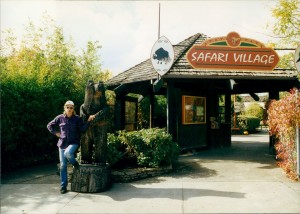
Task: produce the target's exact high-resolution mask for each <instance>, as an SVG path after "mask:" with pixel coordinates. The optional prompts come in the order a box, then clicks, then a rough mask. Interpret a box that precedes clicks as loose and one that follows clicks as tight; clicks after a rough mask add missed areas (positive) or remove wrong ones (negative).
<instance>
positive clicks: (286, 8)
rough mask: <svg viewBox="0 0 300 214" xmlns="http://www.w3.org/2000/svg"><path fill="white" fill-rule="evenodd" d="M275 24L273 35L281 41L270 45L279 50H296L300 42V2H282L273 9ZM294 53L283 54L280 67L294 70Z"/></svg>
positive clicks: (292, 0) (296, 0)
mask: <svg viewBox="0 0 300 214" xmlns="http://www.w3.org/2000/svg"><path fill="white" fill-rule="evenodd" d="M272 15H273V17H274V18H275V23H274V24H273V25H271V29H272V30H273V33H274V34H275V35H276V37H277V38H279V41H278V42H276V43H273V44H270V45H271V46H273V47H277V48H287V47H288V48H291V47H292V48H296V47H297V46H298V45H299V41H300V0H280V1H279V2H278V5H276V7H275V8H273V9H272ZM293 57H294V52H289V53H286V54H283V55H282V56H281V57H280V61H279V64H278V67H280V68H287V69H293V68H295V65H294V58H293Z"/></svg>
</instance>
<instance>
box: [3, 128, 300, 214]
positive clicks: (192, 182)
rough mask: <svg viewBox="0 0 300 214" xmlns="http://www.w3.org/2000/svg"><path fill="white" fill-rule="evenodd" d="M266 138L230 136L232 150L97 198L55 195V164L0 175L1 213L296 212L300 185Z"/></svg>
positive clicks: (195, 156) (204, 155) (190, 157)
mask: <svg viewBox="0 0 300 214" xmlns="http://www.w3.org/2000/svg"><path fill="white" fill-rule="evenodd" d="M268 139H269V137H268V135H267V134H252V135H234V136H233V137H232V147H230V148H216V149H209V150H203V151H197V152H196V151H194V152H193V153H192V152H191V153H187V154H184V155H181V156H180V158H179V163H178V166H177V169H176V170H175V171H173V172H171V173H167V174H164V175H162V176H158V177H152V178H147V179H143V180H139V181H135V182H131V183H114V184H113V185H112V187H111V188H110V189H109V190H108V191H105V192H101V193H93V194H91V193H77V192H71V191H70V186H69V187H68V189H69V191H68V192H67V193H66V194H60V191H59V190H60V186H59V176H58V175H57V174H56V165H55V164H54V165H45V166H39V167H32V168H29V169H23V170H18V171H15V172H12V173H7V174H3V175H2V179H1V214H5V213H9V214H17V213H22V214H25V213H28V214H29V213H39V214H44V213H45V214H46V213H51V214H52V213H300V182H295V181H292V180H290V179H289V178H287V177H286V175H285V174H284V172H283V170H282V169H281V168H279V167H278V166H277V165H276V162H275V159H274V156H272V155H269V147H268V146H269V145H268Z"/></svg>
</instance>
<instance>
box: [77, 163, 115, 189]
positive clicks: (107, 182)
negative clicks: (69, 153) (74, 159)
mask: <svg viewBox="0 0 300 214" xmlns="http://www.w3.org/2000/svg"><path fill="white" fill-rule="evenodd" d="M111 183H112V182H111V168H110V165H109V164H101V165H92V164H81V165H80V166H79V168H78V169H74V170H73V175H72V183H71V190H72V191H74V192H83V193H96V192H103V191H105V190H107V189H109V187H110V186H111Z"/></svg>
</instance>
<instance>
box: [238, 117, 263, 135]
mask: <svg viewBox="0 0 300 214" xmlns="http://www.w3.org/2000/svg"><path fill="white" fill-rule="evenodd" d="M237 122H238V127H240V128H241V129H242V130H247V131H249V132H254V131H255V129H256V128H258V127H259V125H260V119H259V118H258V117H254V116H245V115H239V116H238V117H237Z"/></svg>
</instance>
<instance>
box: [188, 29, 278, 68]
mask: <svg viewBox="0 0 300 214" xmlns="http://www.w3.org/2000/svg"><path fill="white" fill-rule="evenodd" d="M186 58H187V60H188V62H189V63H190V65H191V66H192V67H193V68H195V69H217V70H228V69H231V70H252V71H253V70H256V71H259V70H263V71H272V70H273V69H274V68H275V66H276V65H277V63H278V62H279V56H278V54H277V53H276V52H275V51H274V50H273V49H271V48H267V47H265V46H264V44H262V43H261V42H258V41H256V40H254V39H248V38H243V37H240V35H239V34H238V33H236V32H230V33H229V34H228V35H227V36H224V37H216V38H211V39H207V40H205V41H204V42H203V43H202V44H201V45H194V46H192V47H191V49H190V50H189V51H188V52H187V54H186Z"/></svg>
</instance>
